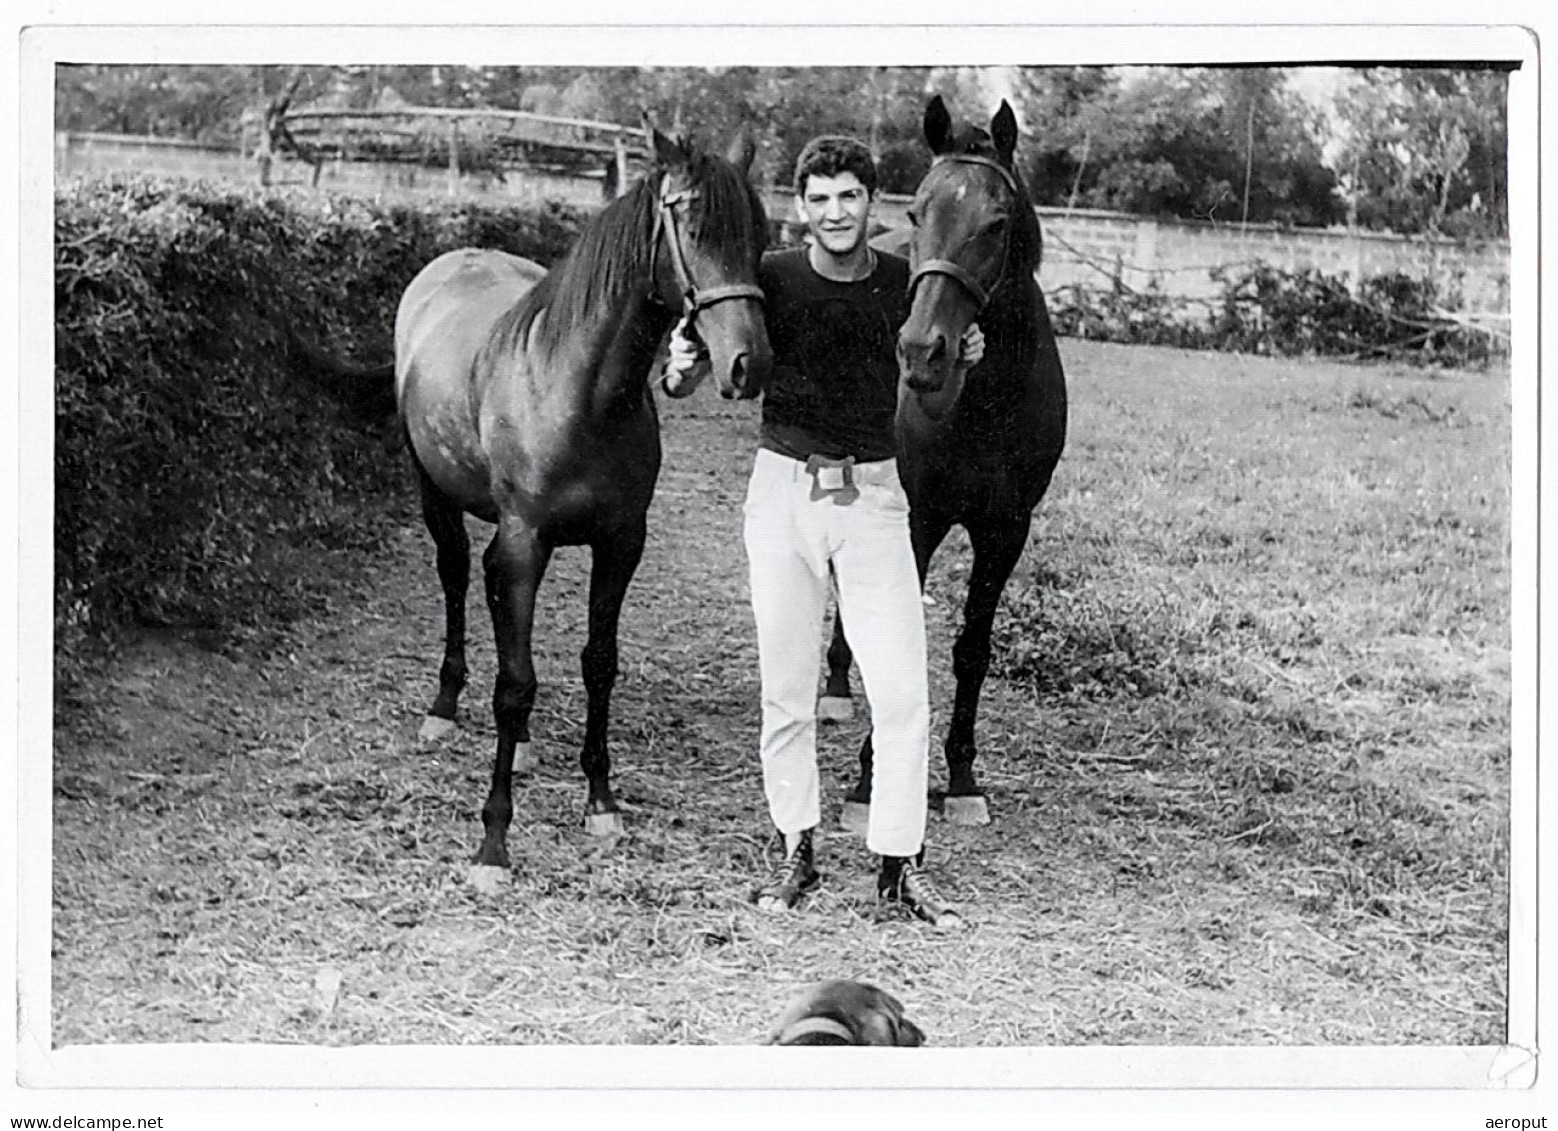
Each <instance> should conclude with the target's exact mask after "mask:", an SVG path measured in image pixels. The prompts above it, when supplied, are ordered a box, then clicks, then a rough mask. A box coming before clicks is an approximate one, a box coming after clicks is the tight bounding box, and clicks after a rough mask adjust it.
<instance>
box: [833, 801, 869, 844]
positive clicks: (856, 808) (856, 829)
mask: <svg viewBox="0 0 1558 1131" xmlns="http://www.w3.org/2000/svg"><path fill="white" fill-rule="evenodd" d="M870 823H871V806H870V805H868V804H866V803H864V802H861V801H846V802H844V808H842V809H840V810H839V828H841V829H843V830H844V831H845V832H847V833H854V834H855V835H856V836H865V835H866V826H868V825H869V824H870Z"/></svg>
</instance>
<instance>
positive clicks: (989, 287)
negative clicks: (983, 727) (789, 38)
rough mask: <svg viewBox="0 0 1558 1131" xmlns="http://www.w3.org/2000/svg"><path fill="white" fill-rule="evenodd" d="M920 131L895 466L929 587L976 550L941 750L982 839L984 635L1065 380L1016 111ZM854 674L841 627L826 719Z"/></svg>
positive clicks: (847, 814)
mask: <svg viewBox="0 0 1558 1131" xmlns="http://www.w3.org/2000/svg"><path fill="white" fill-rule="evenodd" d="M923 125H924V134H925V140H926V143H927V144H928V145H929V146H930V151H931V153H932V154H933V155H934V156H933V158H932V162H931V167H930V171H929V172H927V173H926V175H925V177H924V179H923V180H921V182H920V184H919V187H918V189H917V190H916V192H915V197H914V202H913V204H912V205H911V206H910V209H909V214H908V215H909V222H910V224H911V226H912V232H911V234H910V238H909V266H910V282H909V288H910V295H911V306H910V311H909V317H908V320H907V321H905V322H904V324H903V326H902V327H901V328H900V330H899V333H898V365H899V383H898V414H897V419H896V428H897V441H898V467H899V473H900V475H901V476H902V479H903V486H904V492H905V494H907V496H908V498H909V534H910V538H911V541H912V542H913V546H914V557H915V562H916V564H917V565H918V566H919V571H920V584H921V585H922V586H923V585H924V583H925V575H926V571H927V569H928V568H929V566H930V560H931V555H933V554H934V553H935V552H936V548H937V547H938V546H940V545H941V542H942V540H943V539H944V538H945V537H946V536H947V533H948V532H949V531H950V530H951V529H952V527H953V525H954V524H957V525H961V526H962V527H963V528H964V529H965V530H966V531H967V532H968V537H969V542H970V544H971V545H972V547H973V552H974V563H973V571H972V574H971V576H970V577H969V582H968V594H967V597H966V600H965V603H964V606H963V627H962V629H961V630H960V631H959V632H958V635H957V640H956V642H955V643H954V645H953V648H952V671H953V675H954V678H955V679H956V681H957V691H956V695H955V698H954V700H953V707H952V720H951V723H950V725H949V727H948V730H947V736H946V741H945V745H944V752H945V755H946V762H947V774H948V778H947V790H946V795H945V799H944V803H943V807H942V812H943V814H944V815H945V816H946V817H947V819H948V820H950V821H953V822H954V823H958V824H974V825H980V824H986V823H988V822H989V820H990V814H989V807H988V805H987V804H986V801H985V798H984V795H983V792H982V791H981V790H980V788H979V784H978V780H977V778H976V777H975V774H974V759H975V756H976V753H977V750H976V746H975V741H974V721H975V717H976V716H977V714H978V711H979V695H980V691H981V690H982V688H983V686H984V680H985V674H986V672H987V671H988V670H989V667H990V632H991V627H992V625H993V624H994V621H995V611H996V605H997V603H998V602H999V600H1000V597H1001V593H1002V591H1003V590H1004V589H1005V587H1006V582H1007V580H1008V579H1009V578H1010V577H1011V575H1012V571H1013V569H1015V568H1016V565H1017V561H1018V559H1019V558H1020V557H1021V556H1022V552H1023V547H1024V545H1025V544H1026V542H1027V538H1028V527H1029V524H1030V522H1031V520H1032V515H1033V511H1034V508H1036V507H1037V506H1038V504H1039V501H1040V500H1041V499H1042V498H1043V497H1044V493H1045V492H1046V491H1047V490H1048V489H1049V484H1050V477H1051V476H1052V475H1053V473H1054V471H1055V466H1056V464H1057V463H1058V462H1059V461H1060V454H1061V450H1062V449H1063V448H1064V447H1065V442H1066V379H1065V373H1064V371H1063V370H1062V368H1061V363H1060V352H1059V350H1058V349H1057V348H1056V346H1055V333H1054V330H1053V328H1052V327H1051V325H1050V318H1049V309H1048V307H1047V306H1046V305H1045V302H1044V295H1043V294H1042V293H1041V292H1040V290H1039V286H1038V282H1037V281H1036V279H1035V277H1034V275H1035V272H1037V271H1038V268H1039V259H1040V254H1041V250H1042V237H1041V235H1040V232H1039V221H1038V217H1037V216H1036V215H1035V214H1034V211H1033V205H1032V203H1031V202H1030V200H1029V197H1028V191H1027V188H1026V187H1025V186H1024V184H1023V181H1022V177H1021V175H1020V174H1019V173H1018V171H1017V167H1016V163H1015V161H1014V160H1013V154H1014V153H1015V150H1016V146H1017V119H1016V115H1015V114H1013V112H1012V108H1011V106H1010V105H1008V104H1007V103H1006V102H1005V101H1004V100H1003V101H1002V103H1001V107H1000V109H999V110H998V111H996V113H995V115H994V116H993V117H992V118H991V121H990V128H989V129H988V130H985V129H982V128H980V127H977V126H972V125H965V126H963V127H962V128H960V129H956V130H954V128H953V123H952V118H951V114H950V113H949V112H948V110H947V107H946V104H945V103H944V102H943V101H942V99H941V96H940V95H936V96H935V97H934V98H932V99H931V101H930V103H929V104H928V105H927V106H926V108H925V116H924V123H923ZM976 319H977V320H978V322H979V326H980V329H981V330H983V331H984V335H985V354H984V358H983V360H981V361H980V362H979V364H978V365H976V366H974V367H973V368H972V369H971V370H970V371H968V372H967V374H966V376H965V375H962V374H960V373H959V372H958V370H957V369H956V368H955V367H954V366H953V361H954V360H955V358H956V355H957V348H958V341H959V338H960V337H961V336H962V334H963V332H964V331H965V330H966V329H967V328H968V326H969V324H970V323H972V322H974V321H975V320H976ZM851 659H852V656H851V653H850V650H849V644H848V640H847V637H846V633H845V628H844V625H843V622H842V620H841V619H838V618H836V619H835V620H834V625H833V639H832V641H831V643H830V645H829V648H828V665H827V666H828V671H827V682H826V685H825V689H824V695H823V699H822V701H821V702H819V704H818V707H819V715H821V716H822V717H824V718H827V717H833V718H838V717H840V716H841V715H843V714H844V712H843V711H841V710H840V708H841V707H847V706H848V703H849V695H850V690H849V667H850V662H851ZM846 717H847V716H846ZM871 759H872V749H871V739H870V737H869V736H867V738H866V740H865V742H864V744H863V745H862V746H861V749H860V778H859V781H858V782H857V783H856V785H855V787H854V789H852V790H851V791H850V793H849V794H848V795H847V797H846V799H845V805H844V813H843V823H844V825H845V827H846V828H849V829H852V830H855V831H860V830H862V829H864V827H865V820H866V817H865V814H866V812H867V806H869V805H870V801H871Z"/></svg>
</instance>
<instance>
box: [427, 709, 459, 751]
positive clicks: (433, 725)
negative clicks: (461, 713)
mask: <svg viewBox="0 0 1558 1131" xmlns="http://www.w3.org/2000/svg"><path fill="white" fill-rule="evenodd" d="M458 729H459V728H458V727H456V726H455V725H454V720H453V719H445V718H441V717H440V716H438V715H428V716H427V717H426V718H424V719H423V720H422V729H421V730H419V731H418V732H417V741H418V742H420V743H422V745H424V746H433V745H435V744H437V743H440V742H443V741H444V740H445V739H447V738H450V737H452V736H453V735H454V732H455V731H456V730H458Z"/></svg>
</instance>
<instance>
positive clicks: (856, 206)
mask: <svg viewBox="0 0 1558 1131" xmlns="http://www.w3.org/2000/svg"><path fill="white" fill-rule="evenodd" d="M795 211H796V214H797V215H798V216H799V217H800V218H801V220H802V222H804V223H805V225H806V229H807V231H809V232H810V233H811V236H812V239H814V240H816V241H817V243H818V244H820V245H821V246H822V249H823V250H824V251H826V252H829V253H830V254H832V255H848V254H849V253H850V252H852V251H854V250H855V249H856V248H858V247H859V246H860V245H861V244H863V243H865V241H866V236H867V234H868V233H867V229H868V228H869V227H870V222H869V221H870V213H871V194H870V193H869V192H867V191H866V186H865V185H863V184H861V183H860V178H859V177H857V176H855V174H853V173H840V174H838V176H836V177H821V176H818V175H817V174H816V173H812V174H811V175H809V176H808V177H807V178H806V187H805V188H804V189H803V190H802V191H801V195H800V196H798V197H797V198H796V200H795Z"/></svg>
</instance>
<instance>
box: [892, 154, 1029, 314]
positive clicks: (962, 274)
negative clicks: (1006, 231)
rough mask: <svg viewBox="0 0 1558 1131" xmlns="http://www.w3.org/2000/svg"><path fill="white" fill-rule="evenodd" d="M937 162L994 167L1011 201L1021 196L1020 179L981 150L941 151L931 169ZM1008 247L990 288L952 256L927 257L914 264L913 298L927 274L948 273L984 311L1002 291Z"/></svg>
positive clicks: (1005, 247) (910, 284) (939, 163)
mask: <svg viewBox="0 0 1558 1131" xmlns="http://www.w3.org/2000/svg"><path fill="white" fill-rule="evenodd" d="M937 165H983V166H984V167H985V168H987V169H994V170H995V171H996V172H997V173H999V174H1000V176H1001V181H1002V182H1003V183H1004V184H1005V185H1006V187H1007V189H1008V190H1010V191H1011V194H1012V198H1013V200H1012V202H1013V203H1014V204H1015V203H1016V202H1017V201H1018V200H1020V199H1021V195H1020V194H1019V193H1018V191H1017V178H1016V177H1014V176H1012V171H1011V170H1010V169H1008V168H1007V167H1006V166H1005V165H1002V164H1001V163H1000V162H999V161H997V160H995V158H993V157H986V156H984V155H983V154H981V153H941V154H938V155H937V156H936V159H935V160H933V161H932V162H931V168H932V169H935V168H936V166H937ZM1007 239H1008V241H1010V239H1011V237H1010V236H1009V235H1008V236H1007ZM1007 248H1008V244H1003V245H1002V247H1001V267H1000V270H999V271H998V272H997V273H996V277H995V279H996V281H995V285H994V286H993V287H991V288H989V289H988V290H987V289H986V288H985V285H984V284H983V283H981V282H980V281H979V280H978V279H976V278H975V277H974V274H973V272H971V271H970V270H968V268H966V267H964V266H963V265H962V264H961V263H957V262H955V261H954V260H951V259H927V260H925V261H924V262H923V263H921V264H919V265H918V266H917V267H915V268H914V271H913V272H912V273H911V274H910V275H909V297H910V298H911V299H912V298H913V297H914V288H915V287H917V286H919V284H920V280H921V279H923V278H925V277H926V276H927V275H946V276H947V277H948V278H951V279H956V280H957V281H958V283H960V284H961V285H962V286H963V287H964V289H966V290H967V291H968V293H969V294H971V295H973V296H974V301H975V302H976V303H978V304H979V309H980V310H983V309H984V308H985V307H987V306H989V305H990V296H991V295H992V294H994V293H995V292H996V291H997V290H1000V288H1001V284H1002V283H1003V282H1004V281H1005V278H1006V253H1007Z"/></svg>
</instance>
